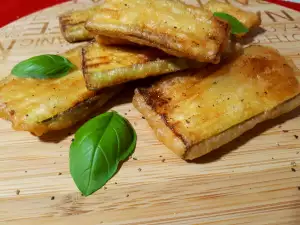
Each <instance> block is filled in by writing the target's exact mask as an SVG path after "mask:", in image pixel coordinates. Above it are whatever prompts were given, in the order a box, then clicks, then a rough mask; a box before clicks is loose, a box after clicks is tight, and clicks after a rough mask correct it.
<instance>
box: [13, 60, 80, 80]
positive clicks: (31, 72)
mask: <svg viewBox="0 0 300 225" xmlns="http://www.w3.org/2000/svg"><path fill="white" fill-rule="evenodd" d="M74 67H75V66H74V65H73V64H72V63H71V62H70V61H69V60H68V59H66V58H65V57H63V56H59V55H50V54H48V55H39V56H34V57H32V58H29V59H27V60H24V61H22V62H20V63H18V64H17V65H16V66H15V67H14V68H13V69H12V72H11V73H12V74H13V75H15V76H18V77H23V78H35V79H47V78H58V77H62V76H65V75H67V74H68V73H69V72H70V70H71V69H72V68H74Z"/></svg>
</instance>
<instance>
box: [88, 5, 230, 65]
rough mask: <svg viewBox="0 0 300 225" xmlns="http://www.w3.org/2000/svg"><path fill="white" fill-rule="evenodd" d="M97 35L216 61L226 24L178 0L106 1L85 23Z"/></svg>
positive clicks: (223, 39) (224, 39)
mask: <svg viewBox="0 0 300 225" xmlns="http://www.w3.org/2000/svg"><path fill="white" fill-rule="evenodd" d="M86 28H87V29H88V30H89V31H91V32H93V33H95V34H98V35H105V36H110V37H112V38H119V37H122V39H126V40H128V41H131V42H134V43H138V44H141V45H148V46H150V47H155V48H158V49H161V50H163V51H165V52H166V53H169V54H171V55H175V56H177V57H186V58H190V59H194V60H198V61H200V62H212V63H218V62H219V60H220V55H221V53H222V52H223V50H224V49H225V47H226V45H227V42H228V34H229V28H228V24H227V23H225V22H222V21H220V20H217V19H216V18H215V17H213V15H212V13H211V12H209V11H207V10H203V9H201V8H199V7H194V6H189V5H186V4H184V3H182V2H180V1H179V0H148V1H145V0H126V1H122V0H108V1H106V2H104V4H102V5H101V7H100V9H99V11H97V13H95V14H93V16H92V17H90V18H89V19H88V22H87V23H86Z"/></svg>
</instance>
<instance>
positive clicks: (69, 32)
mask: <svg viewBox="0 0 300 225" xmlns="http://www.w3.org/2000/svg"><path fill="white" fill-rule="evenodd" d="M98 8H99V6H97V7H91V8H89V9H86V10H77V11H71V12H67V13H64V14H62V15H60V16H59V26H60V30H61V33H62V35H63V37H64V38H65V39H66V41H68V42H70V43H75V42H81V41H89V40H92V39H93V38H94V35H93V34H92V33H90V32H89V31H88V30H86V29H85V23H86V21H87V20H88V18H89V17H90V16H91V15H92V14H93V13H95V12H97V9H98Z"/></svg>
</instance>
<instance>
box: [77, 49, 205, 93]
mask: <svg viewBox="0 0 300 225" xmlns="http://www.w3.org/2000/svg"><path fill="white" fill-rule="evenodd" d="M203 65H204V63H200V62H198V61H195V60H189V59H186V58H177V57H174V56H170V55H167V54H166V53H164V52H162V51H160V50H158V49H153V48H149V47H141V46H138V47H136V48H135V47H132V46H131V47H128V46H127V47H124V46H122V47H121V46H118V47H116V46H104V45H100V44H98V43H91V44H90V45H87V46H86V47H84V48H83V49H82V71H83V74H84V77H85V80H86V84H87V88H88V89H90V90H99V89H102V88H105V87H110V86H114V85H116V84H121V83H125V82H128V81H132V80H137V79H142V78H145V77H149V76H158V75H161V74H166V73H170V72H175V71H179V70H184V69H187V68H199V67H202V66H203Z"/></svg>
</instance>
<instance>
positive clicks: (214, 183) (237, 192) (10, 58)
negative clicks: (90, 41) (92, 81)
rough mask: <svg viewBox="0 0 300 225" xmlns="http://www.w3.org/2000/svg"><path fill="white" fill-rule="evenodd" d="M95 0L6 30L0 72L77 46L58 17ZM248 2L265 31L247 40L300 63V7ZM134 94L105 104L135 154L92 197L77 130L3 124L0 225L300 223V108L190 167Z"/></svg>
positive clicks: (0, 36) (0, 37)
mask: <svg viewBox="0 0 300 225" xmlns="http://www.w3.org/2000/svg"><path fill="white" fill-rule="evenodd" d="M97 2H99V1H97V0H93V1H92V0H90V1H89V0H81V1H77V2H76V3H71V2H68V3H64V4H62V5H58V6H55V7H52V8H49V9H46V10H43V11H40V12H37V13H35V14H32V15H30V16H27V17H25V18H22V19H20V20H18V21H16V22H14V23H12V24H10V25H8V26H6V27H4V28H2V29H0V71H1V75H0V76H1V77H4V76H6V75H7V74H8V73H9V71H10V69H11V68H12V66H13V65H14V64H15V63H17V62H18V61H20V60H24V59H26V58H28V57H30V56H33V55H36V54H44V53H59V52H62V51H64V50H66V49H70V48H71V47H73V45H70V44H67V43H66V42H65V41H64V39H63V38H62V36H61V35H60V32H59V28H58V20H57V16H58V15H59V14H60V13H62V12H65V11H68V10H70V9H72V8H73V9H79V8H84V7H88V6H91V5H93V4H97ZM246 8H249V9H251V10H254V11H261V14H262V19H263V26H262V27H263V28H264V29H265V30H266V31H265V32H264V33H260V34H259V35H258V36H256V37H255V38H254V39H253V40H250V39H249V40H245V42H249V43H250V41H252V43H255V44H262V45H270V46H273V47H275V48H277V49H278V50H280V52H281V53H282V54H284V55H287V56H290V57H291V58H292V59H293V60H294V62H295V63H296V65H297V66H298V67H299V68H300V13H299V12H296V11H293V10H290V9H287V8H282V7H280V6H276V5H273V4H270V3H266V2H263V1H260V0H256V1H250V5H249V6H247V7H246ZM124 95H125V97H123V96H124ZM131 97H132V89H130V88H129V89H127V90H126V91H125V94H123V95H122V97H121V96H118V97H116V98H115V99H114V101H111V102H109V103H108V104H107V105H106V106H105V109H111V108H114V109H115V110H117V111H118V112H120V113H121V114H122V115H124V116H126V117H127V118H128V119H129V120H130V121H131V122H132V124H133V126H134V127H135V129H136V131H137V134H138V143H137V149H136V151H135V153H134V156H135V157H136V158H137V160H133V159H130V160H129V161H127V162H126V163H124V165H123V166H122V168H121V170H120V171H119V172H118V173H117V175H116V176H115V177H114V178H113V179H111V180H110V181H109V182H108V183H107V185H106V187H105V188H102V189H101V190H99V191H97V192H96V193H95V194H93V195H91V196H89V197H83V196H81V194H80V193H79V191H78V190H77V188H76V186H75V184H74V183H73V180H72V178H71V176H70V174H69V169H68V163H69V161H68V151H69V146H70V143H71V139H72V138H73V134H72V129H71V130H70V131H69V132H70V133H69V132H57V133H56V134H55V135H50V136H46V137H43V138H41V139H39V138H37V137H34V136H32V135H31V134H29V133H27V132H16V131H13V130H12V129H11V127H10V123H9V122H6V121H3V120H0V224H9V225H10V224H18V225H27V224H28V225H33V224H43V225H44V224H45V225H47V224H52V225H68V224H85V225H89V224H91V225H98V224H110V225H112V224H115V225H121V224H130V225H133V224H136V225H138V224H147V225H150V224H176V225H184V224H211V225H227V224H255V225H260V224H274V225H275V224H280V225H284V224H289V225H299V224H300V110H299V109H296V110H294V111H293V112H291V113H288V114H286V115H284V116H281V117H280V118H277V119H275V120H272V121H268V122H265V123H263V124H260V125H258V126H257V127H256V128H255V129H253V130H252V131H250V132H247V133H246V134H245V135H243V136H242V137H240V138H238V139H237V140H236V141H234V142H232V143H230V144H227V145H226V146H224V147H222V148H220V149H218V150H216V151H214V152H212V153H211V154H208V155H207V156H204V157H202V158H200V159H198V160H196V161H195V162H193V163H187V162H185V161H183V160H181V159H179V158H178V157H177V156H176V155H175V154H173V153H172V152H171V151H170V150H168V149H167V148H166V147H164V146H163V145H162V144H161V143H159V142H158V141H157V139H156V138H155V136H154V134H153V132H152V130H151V129H150V128H149V126H148V124H147V122H146V121H145V120H143V119H142V117H141V115H140V114H139V113H138V112H137V110H135V109H134V107H133V106H132V104H131ZM287 131H288V132H287ZM297 135H299V139H297V137H298V136H297ZM292 168H294V171H295V172H294V171H292ZM139 169H141V171H140V170H139ZM60 173H61V175H60ZM17 190H19V191H20V193H19V194H18V195H17V193H16V192H17ZM53 197H54V200H51V198H52V199H53Z"/></svg>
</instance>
